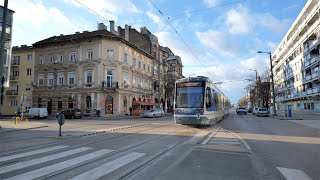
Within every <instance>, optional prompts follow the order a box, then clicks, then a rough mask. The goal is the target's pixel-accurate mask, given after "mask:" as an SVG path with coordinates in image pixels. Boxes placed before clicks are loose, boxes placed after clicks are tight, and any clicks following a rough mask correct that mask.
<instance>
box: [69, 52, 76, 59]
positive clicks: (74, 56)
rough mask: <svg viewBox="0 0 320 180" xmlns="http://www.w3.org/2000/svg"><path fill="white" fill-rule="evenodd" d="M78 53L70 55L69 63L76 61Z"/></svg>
mask: <svg viewBox="0 0 320 180" xmlns="http://www.w3.org/2000/svg"><path fill="white" fill-rule="evenodd" d="M76 60H77V59H76V52H70V53H69V61H76Z"/></svg>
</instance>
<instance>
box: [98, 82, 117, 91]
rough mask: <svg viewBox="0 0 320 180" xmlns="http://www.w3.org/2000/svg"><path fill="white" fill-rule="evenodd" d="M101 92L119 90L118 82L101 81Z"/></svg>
mask: <svg viewBox="0 0 320 180" xmlns="http://www.w3.org/2000/svg"><path fill="white" fill-rule="evenodd" d="M101 84H102V90H104V91H107V90H116V89H118V88H119V86H118V82H107V81H102V83H101Z"/></svg>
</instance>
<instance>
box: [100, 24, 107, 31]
mask: <svg viewBox="0 0 320 180" xmlns="http://www.w3.org/2000/svg"><path fill="white" fill-rule="evenodd" d="M104 29H107V26H105V25H104V24H103V23H99V24H98V30H104Z"/></svg>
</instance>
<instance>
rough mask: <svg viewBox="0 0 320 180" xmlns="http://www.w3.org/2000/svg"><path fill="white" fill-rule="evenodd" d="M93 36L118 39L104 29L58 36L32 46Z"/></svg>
mask: <svg viewBox="0 0 320 180" xmlns="http://www.w3.org/2000/svg"><path fill="white" fill-rule="evenodd" d="M94 36H108V37H118V36H117V35H115V34H113V33H111V32H109V31H108V30H106V29H103V30H97V31H91V32H89V31H83V32H82V33H76V34H71V35H60V36H52V37H50V38H47V39H44V40H41V41H38V42H36V43H34V44H33V45H35V46H36V45H41V44H46V43H55V42H63V41H71V40H75V39H82V38H88V37H94Z"/></svg>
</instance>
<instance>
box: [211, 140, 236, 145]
mask: <svg viewBox="0 0 320 180" xmlns="http://www.w3.org/2000/svg"><path fill="white" fill-rule="evenodd" d="M209 144H228V145H233V144H234V145H238V144H240V142H239V141H237V142H235V141H210V142H209Z"/></svg>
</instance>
